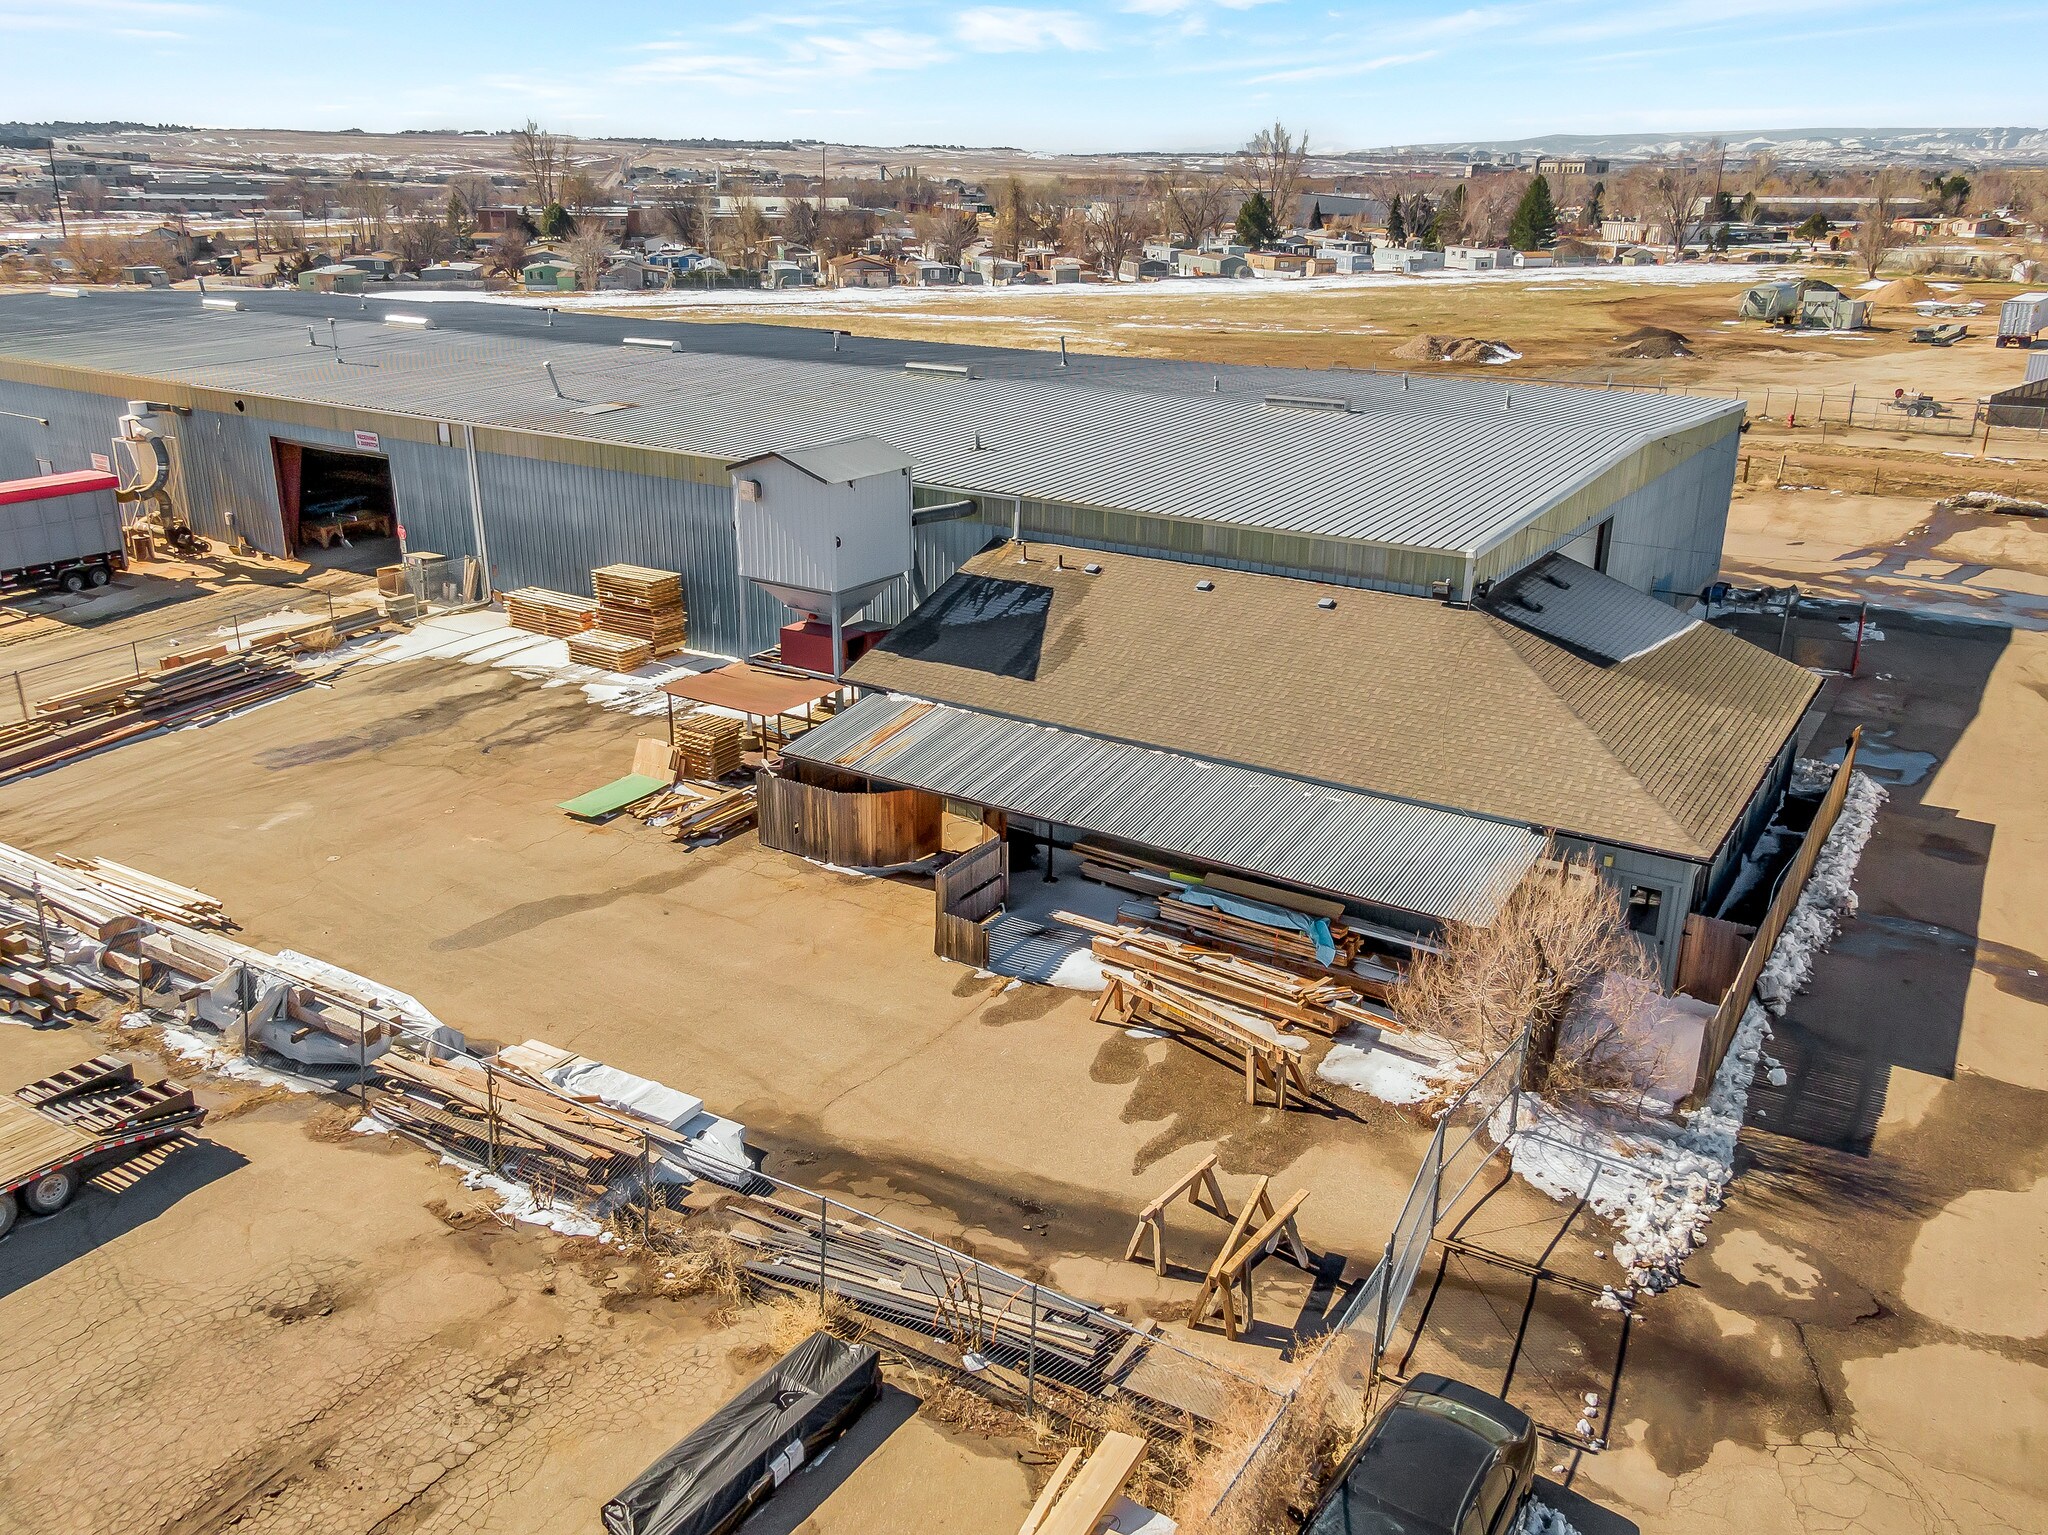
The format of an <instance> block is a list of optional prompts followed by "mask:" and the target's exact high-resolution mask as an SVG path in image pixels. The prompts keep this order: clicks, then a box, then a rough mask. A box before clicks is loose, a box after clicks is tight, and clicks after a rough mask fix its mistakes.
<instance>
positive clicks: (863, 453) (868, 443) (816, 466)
mask: <svg viewBox="0 0 2048 1535" xmlns="http://www.w3.org/2000/svg"><path fill="white" fill-rule="evenodd" d="M764 458H779V459H781V460H782V461H783V462H784V463H786V464H794V465H796V467H797V468H799V469H801V470H803V472H804V473H805V474H807V475H809V476H810V477H811V478H812V479H814V480H822V481H824V482H825V483H826V484H827V485H844V484H847V483H848V482H850V481H853V480H860V479H865V478H867V477H868V476H869V475H874V474H901V473H902V472H903V471H904V470H905V469H908V468H909V467H910V460H909V459H907V458H905V457H904V456H903V450H902V449H901V448H898V447H897V446H896V445H895V444H894V443H889V442H884V441H883V440H882V439H881V438H879V437H843V438H841V439H840V440H839V441H837V442H820V443H815V444H813V445H812V446H810V447H807V448H782V449H779V450H777V451H776V452H774V453H760V454H756V455H755V456H754V457H753V458H749V459H742V460H740V462H738V463H737V464H734V465H733V466H732V467H733V468H735V469H744V468H745V467H746V466H747V465H748V464H758V463H759V462H760V461H761V460H762V459H764Z"/></svg>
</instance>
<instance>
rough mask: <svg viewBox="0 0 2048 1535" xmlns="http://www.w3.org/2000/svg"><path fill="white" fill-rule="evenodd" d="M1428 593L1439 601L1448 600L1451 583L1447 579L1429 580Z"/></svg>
mask: <svg viewBox="0 0 2048 1535" xmlns="http://www.w3.org/2000/svg"><path fill="white" fill-rule="evenodd" d="M1429 595H1430V596H1432V597H1434V598H1436V599H1437V600H1438V601H1440V602H1448V601H1449V600H1450V596H1451V583H1450V582H1448V581H1432V582H1430V583H1429Z"/></svg>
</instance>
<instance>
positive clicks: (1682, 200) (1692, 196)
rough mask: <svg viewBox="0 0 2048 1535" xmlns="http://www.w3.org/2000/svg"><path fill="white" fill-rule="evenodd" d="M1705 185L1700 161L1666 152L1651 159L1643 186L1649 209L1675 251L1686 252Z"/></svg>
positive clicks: (1678, 253)
mask: <svg viewBox="0 0 2048 1535" xmlns="http://www.w3.org/2000/svg"><path fill="white" fill-rule="evenodd" d="M1704 185H1705V177H1704V176H1702V175H1701V173H1700V167H1699V165H1698V164H1697V163H1696V162H1695V161H1693V160H1691V159H1689V158H1688V157H1686V156H1685V155H1682V154H1679V155H1667V156H1664V157H1663V158H1661V159H1658V160H1652V161H1651V162H1650V163H1649V166H1648V169H1647V171H1646V173H1645V176H1644V180H1643V190H1644V191H1645V193H1646V194H1647V195H1648V198H1649V203H1650V212H1652V213H1653V214H1655V215H1656V217H1657V221H1658V223H1660V224H1661V225H1663V227H1664V235H1665V238H1666V239H1667V240H1668V241H1669V242H1670V244H1671V249H1672V252H1673V253H1674V254H1676V255H1682V254H1684V251H1685V241H1686V236H1687V234H1688V233H1689V232H1690V231H1691V230H1692V228H1693V226H1694V223H1695V221H1696V220H1697V218H1698V216H1699V215H1698V211H1697V210H1698V207H1699V200H1700V197H1701V189H1702V187H1703V186H1704Z"/></svg>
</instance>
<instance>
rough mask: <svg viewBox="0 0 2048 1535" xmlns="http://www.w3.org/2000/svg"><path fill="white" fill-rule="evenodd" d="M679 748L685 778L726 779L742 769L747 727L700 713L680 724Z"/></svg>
mask: <svg viewBox="0 0 2048 1535" xmlns="http://www.w3.org/2000/svg"><path fill="white" fill-rule="evenodd" d="M675 737H676V745H677V747H678V748H680V749H681V751H682V754H683V760H682V768H683V776H684V777H685V778H723V777H725V775H726V774H728V773H736V772H738V771H739V768H740V754H741V752H742V751H743V750H744V749H745V738H746V725H745V723H744V722H743V721H741V720H737V719H735V718H733V717H732V716H731V715H729V714H710V713H706V712H703V711H699V712H698V713H695V714H686V715H684V716H682V717H681V718H680V719H678V720H677V721H676V725H675Z"/></svg>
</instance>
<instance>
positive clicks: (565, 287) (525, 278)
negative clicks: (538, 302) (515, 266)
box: [519, 256, 576, 293]
mask: <svg viewBox="0 0 2048 1535" xmlns="http://www.w3.org/2000/svg"><path fill="white" fill-rule="evenodd" d="M519 281H520V282H521V283H522V284H523V285H524V286H525V288H526V291H527V292H528V293H574V292H575V291H576V264H575V263H574V262H573V261H566V260H564V259H563V258H562V257H560V256H540V257H536V258H535V259H533V260H531V261H529V262H527V263H526V265H525V266H523V267H521V268H520V269H519Z"/></svg>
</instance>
